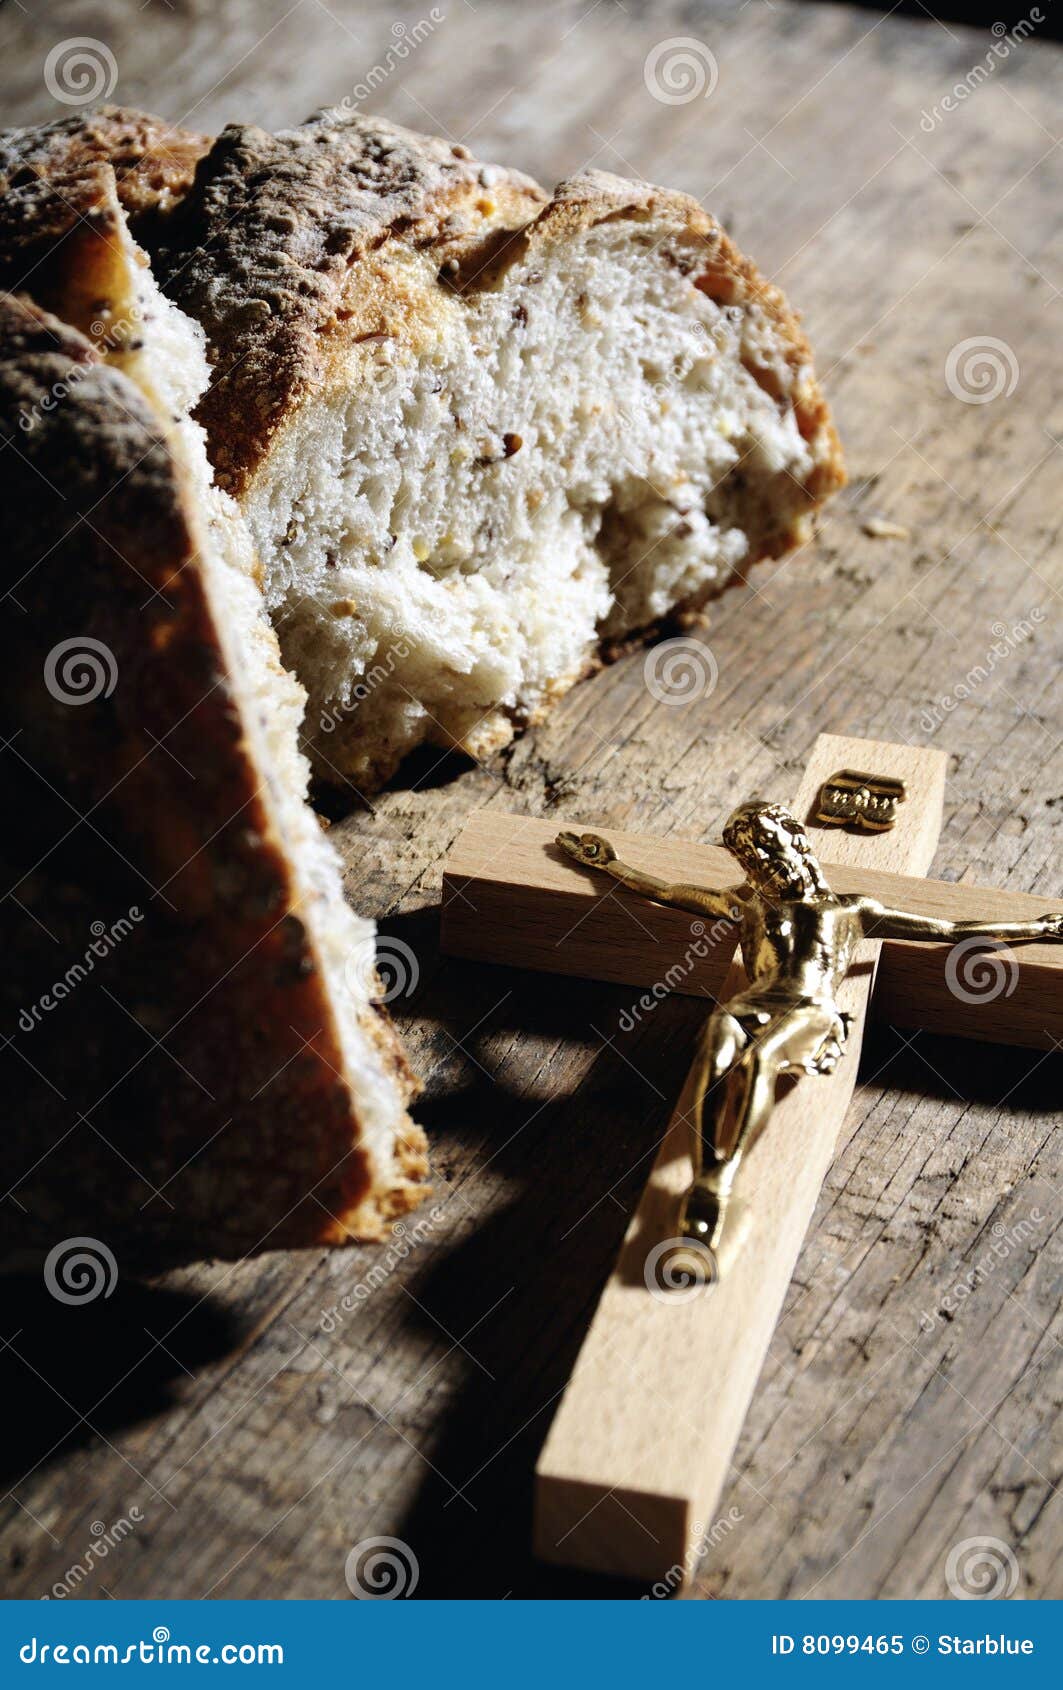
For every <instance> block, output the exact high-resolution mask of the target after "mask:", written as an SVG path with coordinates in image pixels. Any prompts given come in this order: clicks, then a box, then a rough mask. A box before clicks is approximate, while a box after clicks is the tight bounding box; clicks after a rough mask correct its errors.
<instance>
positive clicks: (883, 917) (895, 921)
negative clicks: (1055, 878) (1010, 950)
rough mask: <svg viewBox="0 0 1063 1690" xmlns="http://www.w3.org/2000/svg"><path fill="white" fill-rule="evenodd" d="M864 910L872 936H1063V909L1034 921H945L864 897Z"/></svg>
mask: <svg viewBox="0 0 1063 1690" xmlns="http://www.w3.org/2000/svg"><path fill="white" fill-rule="evenodd" d="M861 913H862V915H863V923H864V932H865V933H866V934H867V936H868V938H869V939H944V940H947V941H948V942H949V943H951V944H955V943H956V941H957V940H959V939H984V940H985V941H986V943H987V944H991V943H993V942H994V941H996V942H998V943H1001V944H1006V943H1007V942H1008V941H1009V940H1014V941H1019V940H1023V939H1063V911H1056V912H1055V913H1054V914H1051V915H1042V916H1038V917H1037V918H1036V919H1035V920H1034V921H943V920H939V919H937V918H936V917H935V916H931V915H912V914H911V913H910V912H909V911H907V910H891V909H889V908H887V906H886V905H885V904H880V903H878V901H877V900H876V899H874V898H863V899H862V900H861Z"/></svg>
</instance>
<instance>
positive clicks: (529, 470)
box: [159, 113, 843, 789]
mask: <svg viewBox="0 0 1063 1690" xmlns="http://www.w3.org/2000/svg"><path fill="white" fill-rule="evenodd" d="M161 246H162V251H161V253H160V255H159V263H160V273H161V276H162V279H163V284H164V286H165V288H166V290H167V291H168V293H169V294H170V295H171V296H172V297H173V298H174V299H175V300H176V301H177V302H178V303H179V304H180V305H181V306H182V308H183V309H184V310H186V311H187V312H188V313H189V314H190V315H191V316H193V317H195V318H196V319H197V320H198V321H199V322H200V323H201V324H202V325H203V327H204V329H205V331H206V334H207V343H208V356H209V357H210V359H211V362H212V365H213V368H214V381H213V383H212V386H211V388H210V390H209V392H208V393H207V394H206V395H205V396H204V399H203V401H202V404H201V406H200V411H199V415H200V417H201V419H202V421H203V422H204V424H205V427H206V429H207V433H208V438H209V441H210V449H211V453H212V457H213V460H214V462H215V464H216V465H217V468H218V472H219V479H220V480H221V481H222V483H223V484H224V485H225V486H226V487H227V488H228V489H229V490H230V491H231V492H232V493H234V494H235V495H236V496H237V497H238V499H239V501H240V503H241V506H242V508H243V510H244V513H245V515H246V517H247V520H248V523H249V525H250V528H251V532H252V535H253V538H254V541H255V545H256V547H257V550H258V552H259V555H260V557H261V559H262V565H263V571H264V588H265V595H266V600H267V603H268V605H269V608H270V611H271V613H272V615H273V617H274V620H275V623H276V625H277V628H278V630H279V633H280V639H281V649H282V653H283V656H284V659H285V661H286V662H287V663H288V665H289V666H290V667H291V668H292V669H293V670H294V671H295V672H296V673H297V674H298V676H299V678H300V679H301V680H302V682H303V684H304V686H305V687H306V688H307V691H308V693H309V699H310V704H309V710H308V715H307V724H306V730H305V732H306V736H307V739H308V741H309V743H310V747H311V752H312V756H313V759H314V762H315V766H316V769H317V772H318V774H319V775H321V776H322V777H323V778H325V779H327V780H346V781H350V782H352V783H353V784H354V785H356V786H357V787H360V788H362V789H368V788H371V787H372V786H374V785H377V784H379V783H380V782H381V781H383V780H385V779H386V778H387V777H388V776H389V775H390V773H391V772H392V771H393V770H394V769H395V768H396V766H397V765H398V763H399V761H400V760H401V758H402V757H403V756H404V755H405V754H406V753H407V752H409V751H410V750H411V749H412V748H413V747H415V746H417V745H418V744H421V743H422V742H426V741H427V742H430V743H432V744H436V745H441V746H457V747H461V748H463V749H465V750H467V751H469V752H471V753H473V754H474V755H483V754H484V753H486V752H488V751H490V750H491V749H493V748H495V747H497V746H499V745H502V744H504V743H505V742H506V741H507V740H508V739H509V738H510V737H511V735H512V733H513V732H514V729H515V728H516V727H517V726H519V725H520V724H522V723H525V722H528V721H532V720H535V719H536V718H538V717H539V716H540V715H541V714H542V712H543V711H544V710H545V709H546V708H547V706H548V705H549V704H550V703H551V702H552V701H553V700H555V699H556V698H557V697H558V696H559V695H560V694H561V693H563V692H564V691H565V690H566V689H567V688H568V687H569V686H570V685H571V684H572V682H573V681H575V680H576V679H577V678H578V677H579V676H581V675H582V674H584V673H585V672H586V671H587V670H588V669H590V668H591V667H592V666H593V665H594V664H595V662H596V661H597V660H598V658H599V655H600V653H601V652H602V650H603V648H607V647H608V646H609V645H610V644H615V643H617V642H620V641H624V640H626V639H628V638H629V637H631V636H633V635H636V634H642V633H645V632H646V631H648V630H649V629H651V628H653V627H654V626H656V625H658V624H659V623H660V622H661V621H662V619H664V618H667V617H670V616H674V615H675V614H676V613H682V612H688V611H691V610H693V609H695V608H697V607H699V606H700V605H702V604H703V602H704V601H705V599H706V598H707V597H708V596H709V595H710V594H712V593H715V592H717V591H718V590H719V589H720V588H721V587H722V586H723V585H724V584H725V583H726V582H727V580H728V579H729V578H731V577H732V576H733V574H734V572H735V571H736V570H737V569H739V568H744V567H746V566H748V565H749V564H750V563H752V562H754V561H756V560H757V559H758V558H764V557H769V556H775V555H778V554H779V553H781V552H783V551H784V550H786V549H787V548H789V547H790V546H792V545H794V544H795V543H797V542H799V541H800V540H802V539H803V538H804V537H805V536H806V534H807V533H808V529H809V519H810V515H811V513H812V512H813V511H814V510H815V508H816V507H817V506H818V505H819V504H820V503H821V502H822V500H823V499H824V498H826V497H827V495H828V494H829V493H830V492H831V491H832V490H833V489H834V488H836V487H837V486H839V485H840V483H841V482H842V480H843V471H842V466H841V457H840V451H839V447H838V441H837V438H836V435H835V432H834V429H833V427H832V424H831V421H830V417H829V414H828V411H827V407H826V405H825V402H824V400H823V397H822V395H821V393H820V390H819V388H818V386H817V383H816V380H815V376H814V372H813V368H812V360H811V354H810V351H809V348H808V345H807V342H806V341H805V338H804V336H803V335H802V333H801V331H800V329H799V327H798V325H797V322H796V319H795V318H794V316H793V314H792V312H791V311H790V310H789V308H788V306H787V304H786V302H785V300H784V299H783V297H782V295H781V294H780V292H779V291H778V289H776V288H774V287H772V286H770V285H768V284H767V283H766V282H764V281H763V279H762V278H761V277H760V276H759V275H758V273H757V271H756V270H755V269H754V267H753V266H752V265H751V264H750V263H748V261H747V260H745V259H744V258H743V257H741V255H740V254H739V253H738V252H737V251H736V250H735V248H734V246H733V245H732V243H731V242H730V240H729V239H728V238H727V236H726V235H725V234H724V232H723V230H722V229H721V228H720V227H719V226H718V225H717V224H716V223H715V222H714V221H713V220H712V218H711V217H709V216H707V215H706V214H705V213H704V212H703V211H702V210H701V208H700V207H699V206H698V205H697V204H695V202H694V201H692V200H690V199H687V198H685V197H684V196H682V195H679V194H673V193H666V192H664V191H662V190H660V189H656V188H651V187H648V186H646V185H645V184H641V183H632V182H625V181H621V180H619V179H618V178H617V177H614V176H607V175H604V174H602V173H600V172H597V171H594V172H590V173H587V174H585V175H582V176H578V177H576V178H574V179H573V180H571V181H569V182H566V183H563V184H562V185H561V187H560V188H559V189H558V190H557V192H556V193H555V194H554V195H553V196H552V197H549V196H547V195H546V194H545V193H544V192H543V191H542V189H540V188H539V187H538V186H537V185H536V184H535V183H534V182H532V181H530V180H529V179H528V178H527V177H524V176H521V175H519V174H517V173H515V172H512V171H503V170H498V169H496V168H495V167H493V166H490V165H482V164H479V163H477V162H476V161H475V160H474V159H472V158H471V157H470V156H469V154H468V152H467V150H466V149H465V148H463V147H460V146H459V147H452V146H450V145H448V144H447V143H445V142H443V141H439V140H430V139H426V138H424V137H421V136H417V135H413V134H410V133H409V132H407V131H405V130H402V129H398V128H395V127H394V126H392V125H390V124H388V123H385V122H383V121H380V120H377V119H369V118H361V117H356V116H351V115H350V114H344V113H325V114H323V115H322V116H320V117H318V118H317V119H315V120H313V121H311V122H309V123H307V124H304V125H302V126H301V127H299V128H297V129H293V130H288V131H285V132H283V133H280V134H277V135H268V134H266V133H265V132H263V131H262V130H260V129H255V128H246V127H233V128H229V129H227V130H225V131H224V133H223V134H222V135H221V136H220V137H219V139H218V140H217V141H216V143H215V144H214V146H213V147H212V148H211V149H210V151H209V152H208V153H207V154H206V155H205V156H204V157H203V158H202V159H201V160H200V162H199V165H198V169H197V173H196V178H195V183H194V185H193V187H192V189H191V190H190V192H189V194H188V195H187V196H186V198H185V199H184V202H183V204H182V206H181V207H180V208H179V210H178V212H177V214H176V215H175V216H174V217H173V218H171V219H170V223H169V226H168V228H167V229H166V230H165V231H164V233H163V235H162V237H161Z"/></svg>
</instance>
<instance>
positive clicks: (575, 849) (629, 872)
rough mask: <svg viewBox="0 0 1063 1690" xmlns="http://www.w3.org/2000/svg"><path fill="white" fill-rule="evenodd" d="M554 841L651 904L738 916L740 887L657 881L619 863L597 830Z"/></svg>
mask: <svg viewBox="0 0 1063 1690" xmlns="http://www.w3.org/2000/svg"><path fill="white" fill-rule="evenodd" d="M557 843H558V845H560V847H561V849H562V850H563V851H565V852H567V854H568V855H569V856H570V857H571V858H572V859H573V861H574V862H577V863H582V864H583V866H584V867H585V868H596V869H601V870H602V872H603V873H604V874H609V875H612V877H613V879H614V880H618V881H619V882H620V884H621V886H626V887H627V889H628V891H629V892H638V893H639V894H640V895H641V896H642V897H644V898H652V899H653V902H654V903H655V904H670V905H671V906H672V907H673V908H674V909H679V910H687V911H688V912H689V913H690V914H691V915H711V916H723V917H724V918H725V919H726V920H728V921H738V920H740V919H741V912H740V910H739V909H738V908H737V904H738V900H739V897H740V895H741V894H740V889H739V888H737V887H736V888H734V889H733V890H731V891H728V890H726V889H724V890H721V891H717V890H715V889H714V888H713V887H711V886H688V885H686V884H685V883H683V882H673V881H669V880H659V879H658V877H657V876H656V875H655V874H643V873H642V871H641V869H637V868H631V867H630V865H629V864H628V863H622V862H621V861H620V859H619V858H618V856H617V854H616V852H615V851H614V850H613V847H612V846H611V845H610V843H609V841H608V839H603V838H602V836H601V834H600V833H581V834H579V835H576V834H575V833H559V834H558V836H557Z"/></svg>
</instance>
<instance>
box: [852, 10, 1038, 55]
mask: <svg viewBox="0 0 1063 1690" xmlns="http://www.w3.org/2000/svg"><path fill="white" fill-rule="evenodd" d="M844 3H845V4H846V5H855V6H860V7H861V8H862V9H863V10H864V11H867V12H877V13H878V14H879V15H880V16H887V15H888V16H893V15H894V14H895V13H896V14H897V15H899V16H902V17H909V18H917V19H921V20H922V21H923V22H924V23H925V24H926V25H927V27H928V28H930V29H933V28H934V27H935V25H938V26H941V25H944V26H945V27H948V26H949V25H955V24H960V25H964V24H965V25H967V26H968V27H970V28H973V29H980V30H981V29H992V27H993V25H994V24H995V23H1000V24H1003V25H1005V26H1006V28H1007V29H1008V30H1013V29H1014V28H1015V25H1016V24H1017V23H1020V22H1021V21H1022V20H1023V19H1029V20H1030V22H1031V24H1032V25H1033V26H1034V27H1033V30H1032V33H1031V35H1030V37H1029V39H1030V40H1035V39H1036V38H1037V37H1041V38H1049V37H1055V38H1058V37H1059V36H1061V35H1063V16H1059V15H1054V11H1055V13H1056V14H1058V12H1059V8H1058V7H1056V8H1055V9H1053V7H1052V6H1051V4H1050V3H1049V0H1041V4H1040V6H1031V5H1029V3H1028V0H926V4H925V5H924V4H922V3H921V0H900V4H899V5H896V6H891V5H889V4H888V3H887V4H884V3H883V0H844ZM1034 12H1038V13H1040V16H1041V19H1042V21H1041V22H1040V23H1038V22H1037V19H1036V18H1035V17H1034V16H1033V13H1034ZM999 33H1003V32H998V34H999ZM1020 39H1021V37H1020ZM957 45H966V40H958V42H957Z"/></svg>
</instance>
